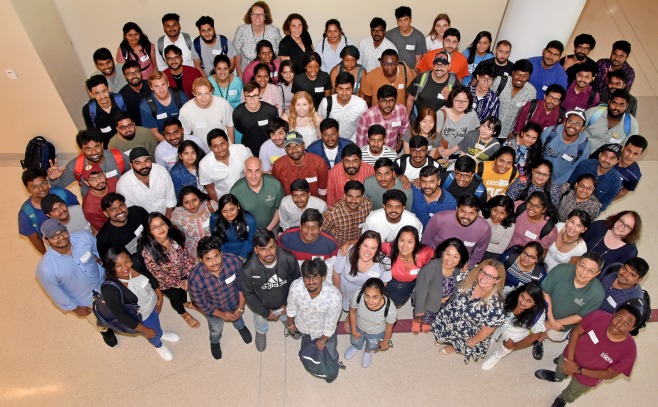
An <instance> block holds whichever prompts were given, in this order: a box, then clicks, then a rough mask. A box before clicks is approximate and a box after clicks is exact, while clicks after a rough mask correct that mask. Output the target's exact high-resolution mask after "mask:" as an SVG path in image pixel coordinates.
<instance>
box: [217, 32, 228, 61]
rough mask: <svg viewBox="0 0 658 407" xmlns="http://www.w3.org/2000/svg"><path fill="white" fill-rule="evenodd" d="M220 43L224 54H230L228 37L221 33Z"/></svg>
mask: <svg viewBox="0 0 658 407" xmlns="http://www.w3.org/2000/svg"><path fill="white" fill-rule="evenodd" d="M219 43H220V45H221V46H222V53H223V54H224V55H226V56H228V39H226V37H225V36H223V35H221V34H220V36H219Z"/></svg>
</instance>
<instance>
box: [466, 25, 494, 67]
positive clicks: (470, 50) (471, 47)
mask: <svg viewBox="0 0 658 407" xmlns="http://www.w3.org/2000/svg"><path fill="white" fill-rule="evenodd" d="M483 37H486V38H487V39H488V40H489V49H488V50H487V52H485V55H486V54H487V53H491V43H492V41H493V40H492V39H491V33H490V32H489V31H480V32H479V33H478V35H476V36H475V39H474V40H473V42H472V43H471V45H469V46H468V48H466V49H467V50H468V53H469V54H468V58H467V59H466V61H467V62H468V63H469V64H472V63H473V62H475V53H476V51H477V45H478V42H480V40H481V39H482V38H483Z"/></svg>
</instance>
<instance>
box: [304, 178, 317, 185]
mask: <svg viewBox="0 0 658 407" xmlns="http://www.w3.org/2000/svg"><path fill="white" fill-rule="evenodd" d="M317 181H318V177H311V178H306V182H308V183H309V184H310V183H311V182H317Z"/></svg>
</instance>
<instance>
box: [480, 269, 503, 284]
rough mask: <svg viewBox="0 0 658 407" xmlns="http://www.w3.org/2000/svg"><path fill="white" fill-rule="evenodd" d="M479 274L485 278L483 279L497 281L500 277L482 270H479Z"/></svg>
mask: <svg viewBox="0 0 658 407" xmlns="http://www.w3.org/2000/svg"><path fill="white" fill-rule="evenodd" d="M480 275H481V276H482V277H484V278H485V280H490V281H498V280H500V277H496V276H494V275H492V274H487V273H486V272H485V271H484V270H480Z"/></svg>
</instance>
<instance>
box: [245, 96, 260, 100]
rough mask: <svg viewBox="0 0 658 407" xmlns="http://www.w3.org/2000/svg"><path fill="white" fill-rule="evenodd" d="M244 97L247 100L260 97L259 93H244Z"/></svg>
mask: <svg viewBox="0 0 658 407" xmlns="http://www.w3.org/2000/svg"><path fill="white" fill-rule="evenodd" d="M244 98H245V99H247V100H256V99H260V95H244Z"/></svg>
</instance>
